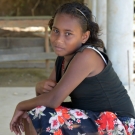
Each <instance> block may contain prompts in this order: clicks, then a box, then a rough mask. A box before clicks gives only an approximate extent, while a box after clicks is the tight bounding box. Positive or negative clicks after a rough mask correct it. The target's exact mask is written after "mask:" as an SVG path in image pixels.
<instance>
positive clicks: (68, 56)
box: [64, 54, 74, 62]
mask: <svg viewBox="0 0 135 135" xmlns="http://www.w3.org/2000/svg"><path fill="white" fill-rule="evenodd" d="M73 55H74V54H71V55H67V56H64V60H65V61H66V62H69V61H70V60H71V58H72V57H73Z"/></svg>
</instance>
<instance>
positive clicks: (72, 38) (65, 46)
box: [50, 13, 84, 56]
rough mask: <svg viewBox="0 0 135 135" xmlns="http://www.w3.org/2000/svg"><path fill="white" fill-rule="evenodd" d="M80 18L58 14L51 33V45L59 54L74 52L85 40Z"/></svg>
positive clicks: (65, 54) (64, 54)
mask: <svg viewBox="0 0 135 135" xmlns="http://www.w3.org/2000/svg"><path fill="white" fill-rule="evenodd" d="M83 39H84V33H83V32H82V28H81V24H80V23H79V19H78V18H76V17H73V16H71V15H68V14H62V13H61V14H57V15H56V16H55V19H54V23H53V26H52V31H51V35H50V41H51V45H52V47H53V50H54V52H55V53H56V54H57V55H58V56H67V55H71V54H73V53H74V52H75V51H76V50H77V49H78V48H79V47H80V46H81V45H82V43H83V42H84V40H83Z"/></svg>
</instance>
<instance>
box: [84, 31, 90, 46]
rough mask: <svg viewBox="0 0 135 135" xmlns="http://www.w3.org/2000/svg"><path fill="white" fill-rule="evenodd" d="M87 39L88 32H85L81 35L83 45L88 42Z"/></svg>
mask: <svg viewBox="0 0 135 135" xmlns="http://www.w3.org/2000/svg"><path fill="white" fill-rule="evenodd" d="M89 37H90V31H86V32H85V33H83V35H82V43H83V44H84V43H85V42H86V41H87V40H88V38H89Z"/></svg>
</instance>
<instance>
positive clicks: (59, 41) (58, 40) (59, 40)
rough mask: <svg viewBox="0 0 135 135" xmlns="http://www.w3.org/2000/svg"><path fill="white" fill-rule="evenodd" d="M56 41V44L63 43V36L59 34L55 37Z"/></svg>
mask: <svg viewBox="0 0 135 135" xmlns="http://www.w3.org/2000/svg"><path fill="white" fill-rule="evenodd" d="M56 41H57V42H58V43H63V42H64V36H63V35H62V34H59V35H58V36H57V39H56Z"/></svg>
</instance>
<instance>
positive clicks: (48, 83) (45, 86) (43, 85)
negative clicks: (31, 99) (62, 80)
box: [35, 67, 56, 96]
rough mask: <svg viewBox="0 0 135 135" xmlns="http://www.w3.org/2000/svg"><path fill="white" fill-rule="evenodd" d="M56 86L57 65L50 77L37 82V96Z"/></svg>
mask: <svg viewBox="0 0 135 135" xmlns="http://www.w3.org/2000/svg"><path fill="white" fill-rule="evenodd" d="M55 86H56V72H55V67H54V68H53V70H52V73H51V75H50V77H49V78H48V79H47V80H43V81H41V82H38V83H37V84H36V88H35V91H36V96H39V95H41V94H43V93H46V92H49V91H51V90H52V89H53V88H54V87H55Z"/></svg>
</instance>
